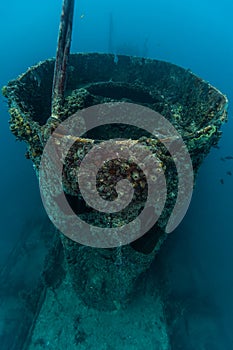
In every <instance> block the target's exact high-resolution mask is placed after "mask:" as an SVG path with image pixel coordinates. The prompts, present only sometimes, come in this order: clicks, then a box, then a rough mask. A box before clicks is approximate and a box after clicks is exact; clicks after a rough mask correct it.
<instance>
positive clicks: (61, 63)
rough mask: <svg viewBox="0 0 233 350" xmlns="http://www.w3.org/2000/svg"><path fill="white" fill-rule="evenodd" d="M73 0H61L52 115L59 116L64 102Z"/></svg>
mask: <svg viewBox="0 0 233 350" xmlns="http://www.w3.org/2000/svg"><path fill="white" fill-rule="evenodd" d="M74 1H75V0H63V5H62V13H61V20H60V27H59V34H58V44H57V54H56V62H55V68H54V77H53V88H52V111H51V114H52V117H53V118H59V114H60V111H61V107H62V105H63V102H64V93H65V86H66V78H67V64H68V59H69V54H70V45H71V36H72V24H73V14H74Z"/></svg>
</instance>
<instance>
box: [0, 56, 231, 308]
mask: <svg viewBox="0 0 233 350" xmlns="http://www.w3.org/2000/svg"><path fill="white" fill-rule="evenodd" d="M53 72H54V60H53V59H49V60H46V61H44V62H41V63H39V64H38V65H36V66H34V67H31V68H29V69H28V71H27V72H26V73H24V74H22V75H21V76H20V77H18V78H17V79H16V80H14V81H11V82H9V84H8V85H7V86H6V87H4V88H3V94H4V95H5V96H6V97H7V98H8V103H9V113H10V115H11V119H10V129H11V131H12V133H13V134H14V135H15V137H16V138H17V139H18V140H22V141H24V142H26V144H27V147H28V149H27V153H26V157H27V158H29V159H31V161H32V162H33V166H34V168H35V170H36V172H37V174H38V173H39V170H40V163H41V158H42V154H43V151H44V148H45V145H46V142H47V141H48V140H49V137H50V135H51V134H53V132H54V130H55V133H56V129H57V127H59V124H61V123H63V122H65V121H66V120H67V119H68V118H69V117H71V116H72V115H73V114H74V113H76V112H77V111H80V110H83V109H87V108H90V107H93V106H97V105H103V104H109V103H110V104H111V103H112V104H114V103H126V104H135V105H139V106H143V107H145V108H149V109H150V110H152V111H155V112H157V113H159V114H161V115H162V116H163V117H164V118H166V120H167V121H168V122H169V123H170V124H171V125H172V126H173V127H174V128H175V129H176V131H177V132H178V133H179V135H180V136H181V137H182V139H183V141H184V144H185V146H186V148H187V150H188V152H189V155H190V159H191V162H192V170H193V174H194V178H195V177H196V175H197V172H198V169H199V167H200V165H201V163H202V161H203V159H204V158H205V156H206V155H207V154H208V153H209V151H210V149H211V147H213V146H215V145H217V143H218V141H219V138H220V136H221V130H220V129H221V125H222V124H223V122H225V121H226V118H227V112H226V110H227V99H226V97H225V96H224V95H223V94H221V93H220V92H219V91H218V90H217V89H216V88H214V87H213V86H211V85H210V84H208V83H207V82H205V81H203V80H202V79H200V78H199V77H197V76H196V75H194V74H193V73H192V72H191V71H189V70H185V69H183V68H181V67H178V66H176V65H174V64H171V63H168V62H163V61H158V60H152V59H144V58H138V57H130V56H118V59H117V60H116V59H115V56H114V55H111V54H95V53H92V54H72V55H70V59H69V66H68V71H67V85H66V92H65V100H64V104H63V106H62V108H61V109H59V113H58V115H57V117H56V118H53V117H52V116H51V93H52V84H53ZM135 118H136V116H135ZM55 136H56V139H57V142H60V141H59V140H60V139H64V138H71V137H73V136H72V134H71V133H70V130H67V129H64V130H63V132H62V134H61V133H59V134H57V135H55ZM117 138H121V141H119V143H120V142H121V147H123V148H124V147H125V148H127V149H131V147H133V146H134V145H135V144H139V145H143V146H144V148H145V149H146V150H148V151H149V152H150V153H151V155H152V157H156V158H158V159H159V163H158V166H159V167H160V169H161V172H163V173H164V174H165V178H166V189H167V193H166V200H165V204H164V208H163V210H162V212H161V215H160V217H159V218H158V220H157V222H156V223H155V224H154V225H153V226H152V227H150V229H149V230H148V232H146V233H145V234H144V235H143V236H142V237H138V238H137V239H136V240H134V241H132V242H130V243H129V244H125V245H120V244H119V246H116V247H112V248H109V249H105V248H93V247H90V246H85V245H82V244H80V242H76V241H74V240H72V239H70V238H71V237H67V236H64V235H62V234H58V236H59V239H60V240H61V241H62V249H63V251H64V256H65V268H66V269H67V271H69V275H70V277H71V281H72V285H73V287H74V290H75V291H76V292H77V294H78V295H79V296H80V297H81V298H82V300H83V301H84V302H85V303H86V304H88V305H90V306H93V307H96V308H98V309H105V310H106V309H107V310H109V309H116V308H119V307H120V305H122V304H125V303H127V301H129V300H130V298H131V296H132V293H133V290H134V285H135V281H136V280H138V278H139V276H141V274H142V273H143V272H144V271H146V270H147V269H148V268H149V266H150V264H151V262H152V261H153V259H154V256H155V254H156V253H157V252H158V250H159V249H160V246H161V244H162V242H163V241H164V239H165V238H166V237H167V232H166V230H165V228H166V225H167V223H168V221H169V218H170V216H171V214H172V211H173V209H174V206H175V204H176V199H177V196H178V195H179V193H178V192H179V191H178V188H179V181H178V175H179V174H178V173H177V172H178V170H177V167H176V161H175V160H174V159H173V157H172V154H171V153H170V152H169V151H168V149H167V148H166V137H164V139H163V140H164V142H161V140H159V139H156V138H155V137H154V136H153V135H152V134H151V133H149V132H148V131H145V130H142V129H140V128H137V127H135V126H133V123H132V125H128V124H127V125H125V124H124V123H123V122H122V123H118V124H114V123H112V124H109V125H103V126H101V127H99V128H98V127H97V128H95V129H93V130H91V131H87V132H86V133H84V135H82V136H81V137H79V138H76V140H75V141H74V142H73V146H72V147H71V148H70V151H69V152H68V154H67V156H66V157H65V161H64V165H63V179H62V181H63V182H62V183H63V188H62V191H63V192H64V193H65V196H66V199H67V201H68V203H69V204H70V206H71V208H72V210H73V211H74V212H75V213H76V215H78V216H80V217H81V218H82V220H84V221H86V222H89V223H91V224H94V225H96V226H98V227H99V228H101V227H102V228H106V227H111V228H114V227H118V226H121V225H124V224H126V223H129V222H131V221H132V220H134V219H135V218H136V217H137V216H138V215H139V213H140V212H141V211H142V210H143V207H144V206H145V203H146V200H147V195H148V183H147V177H148V176H150V177H151V178H152V180H151V181H152V182H153V181H154V182H155V183H156V181H157V180H158V174H153V169H151V172H150V173H149V174H146V173H144V172H143V171H142V169H141V167H140V164H136V163H135V162H134V159H133V154H132V157H131V158H130V159H128V160H127V161H126V160H125V159H120V158H119V159H113V160H111V161H108V162H106V163H105V164H104V166H103V167H102V169H101V170H100V171H99V173H98V177H97V179H96V181H97V183H96V187H97V189H98V192H99V195H100V197H101V198H102V199H104V200H106V201H109V202H112V201H114V200H115V199H116V198H117V193H116V190H115V188H116V184H117V181H119V179H127V180H128V181H130V182H131V184H132V186H133V188H134V196H133V198H132V203H131V204H130V205H129V206H127V208H125V209H124V210H123V211H121V212H119V213H115V214H111V215H110V214H106V213H100V212H97V211H95V210H94V209H93V208H91V207H90V206H89V205H88V204H87V203H85V201H84V199H83V198H82V194H81V192H80V188H79V184H78V182H77V171H76V170H77V169H78V168H79V166H80V163H81V162H82V161H83V159H84V158H85V156H86V155H87V154H88V153H89V152H90V150H91V149H92V147H93V146H95V145H98V144H100V143H101V142H102V141H105V140H113V139H117ZM167 139H168V140H167V142H170V143H172V142H173V140H172V135H170V136H169V137H168V138H167ZM132 149H133V148H132ZM88 176H89V174H86V182H88ZM184 183H185V179H184ZM48 186H53V190H54V193H56V197H57V203H58V202H59V196H60V195H61V193H59V191H60V190H59V191H58V190H57V189H56V185H54V184H51V183H49V181H48ZM56 212H58V211H56V206H55V209H54V215H56ZM63 214H64V217H65V215H66V213H63ZM63 214H62V215H63ZM148 219H150V214H148ZM57 220H58V221H59V220H61V221H62V220H63V217H60V219H59V217H58V218H57ZM136 229H137V228H136V227H134V228H132V230H136Z"/></svg>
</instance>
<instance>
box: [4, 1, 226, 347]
mask: <svg viewBox="0 0 233 350" xmlns="http://www.w3.org/2000/svg"><path fill="white" fill-rule="evenodd" d="M76 2H77V3H76V10H75V18H74V32H73V40H72V52H77V51H81V52H93V51H95V52H96V51H97V52H108V49H109V47H108V26H109V14H110V13H112V16H113V23H114V27H113V42H112V51H113V52H114V53H115V54H117V53H119V52H120V51H122V50H123V49H124V51H125V52H124V53H129V54H131V53H133V54H137V55H141V54H145V53H146V55H147V56H148V57H151V58H156V59H161V60H166V61H169V62H172V63H175V64H177V65H180V66H182V67H185V68H190V69H191V70H192V71H193V72H194V73H196V74H197V75H199V76H200V77H202V78H203V79H205V80H207V81H209V82H210V83H211V84H213V85H214V86H216V87H217V88H218V89H219V90H221V92H223V93H224V94H226V95H227V96H228V99H229V121H228V123H227V124H226V125H225V126H224V127H223V128H222V131H223V136H222V139H221V141H220V144H219V146H220V148H219V149H212V151H211V153H210V154H209V156H208V157H207V158H206V160H205V161H204V163H203V164H202V167H201V170H200V173H199V177H198V179H197V184H196V188H195V191H194V196H193V200H192V203H191V206H190V208H189V211H188V213H187V215H186V217H185V219H184V221H183V223H182V224H181V226H180V228H179V229H178V231H177V233H174V235H173V237H172V243H170V244H171V248H170V249H171V254H170V256H171V262H170V263H171V264H172V259H174V261H175V262H176V266H177V269H176V271H175V272H174V271H173V275H172V277H171V278H172V279H173V282H174V289H177V290H178V291H179V293H181V294H182V291H183V292H184V294H185V291H187V290H190V288H189V287H190V286H189V285H188V283H189V281H184V280H179V276H181V272H180V271H179V268H178V267H179V266H182V267H181V270H182V271H183V269H184V266H185V269H186V271H189V269H190V270H191V269H193V266H195V269H196V270H197V274H198V276H201V277H199V278H197V280H196V284H195V286H193V288H195V293H197V294H200V295H201V296H205V297H207V298H208V299H209V300H211V301H213V303H214V304H215V305H217V307H218V308H219V309H220V311H221V312H220V314H221V319H220V320H219V327H222V328H223V329H224V331H225V334H226V335H225V337H226V339H227V340H226V342H224V343H223V342H222V339H219V344H217V345H216V349H223V350H225V349H226V350H228V349H229V350H230V349H233V339H232V338H231V335H230V333H231V330H232V329H233V301H232V295H233V254H232V247H233V237H232V233H233V221H232V215H233V175H232V176H230V175H227V171H231V172H232V173H233V161H232V160H226V161H225V162H223V161H221V160H220V158H221V157H225V156H228V155H233V141H232V140H233V139H232V134H233V120H232V111H233V110H232V93H233V90H232V89H233V85H232V81H233V64H232V63H233V16H232V13H233V3H232V1H231V0H222V1H216V0H196V1H184V0H176V1H173V0H158V1H154V0H147V1H132V0H125V1H123V0H120V1H115V0H112V1H106V0H105V1H104V0H102V1H101V0H99V1H95V2H93V1H84V0H80V1H76ZM60 10H61V2H60V1H59V2H57V3H55V2H49V1H48V0H40V1H29V0H21V1H18V0H17V1H16V0H9V1H3V0H0V14H1V21H0V45H1V54H0V67H1V68H0V72H1V74H0V85H1V86H2V85H4V84H6V83H7V81H8V80H10V79H13V78H15V77H17V76H18V75H19V74H21V73H22V72H24V71H25V70H26V69H27V67H29V66H31V65H33V64H35V63H37V62H38V61H42V60H45V59H47V58H49V57H53V56H55V52H56V42H57V29H58V25H59V18H60ZM127 50H128V52H126V51H127ZM0 114H1V128H0V140H1V141H0V142H1V147H0V159H1V172H0V176H1V181H0V187H1V190H0V193H1V207H0V209H1V210H0V213H1V214H0V215H1V222H0V232H1V241H0V242H1V243H0V244H1V246H0V247H1V248H0V252H1V254H0V264H2V265H3V264H4V261H5V260H6V259H7V256H8V254H9V252H10V251H11V250H12V248H13V247H14V245H15V243H16V241H17V239H18V238H19V235H20V232H21V230H22V228H23V227H24V225H25V223H27V222H29V221H30V222H34V221H35V222H38V220H40V218H44V217H45V213H44V210H43V207H42V204H41V200H40V195H39V189H38V183H37V179H36V176H35V174H34V171H33V169H32V166H31V163H30V161H28V160H26V159H25V158H24V153H25V147H24V145H23V144H21V143H19V142H16V141H15V139H14V137H13V136H12V135H11V133H10V131H9V129H8V118H9V116H8V112H7V104H6V102H5V100H4V98H3V97H2V98H0ZM220 179H223V180H224V183H223V184H221V183H220ZM167 249H168V251H169V248H167ZM0 288H1V287H0ZM221 342H222V343H221ZM217 346H218V347H217ZM0 348H1V345H0ZM2 350H5V349H2ZM184 350H186V349H184ZM187 350H188V349H187Z"/></svg>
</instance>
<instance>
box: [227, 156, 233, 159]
mask: <svg viewBox="0 0 233 350" xmlns="http://www.w3.org/2000/svg"><path fill="white" fill-rule="evenodd" d="M225 159H233V157H232V156H226V157H225Z"/></svg>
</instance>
